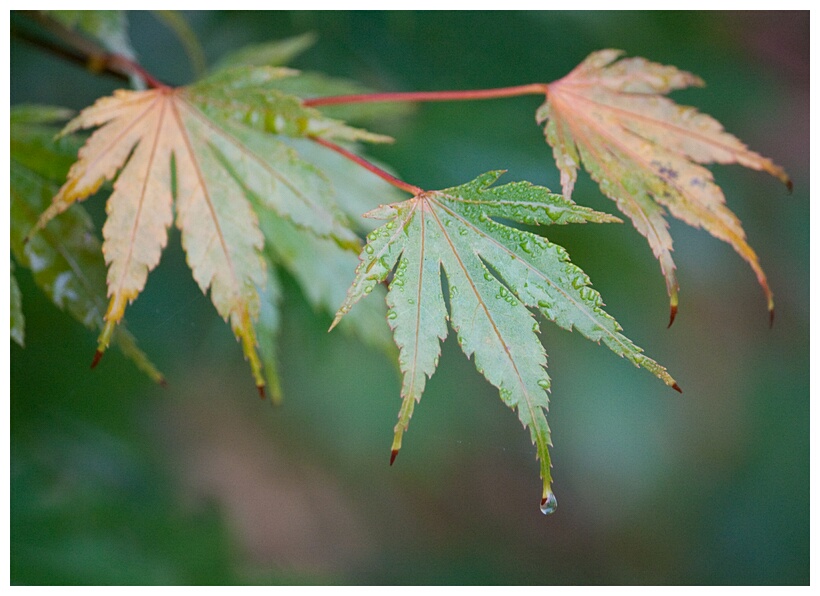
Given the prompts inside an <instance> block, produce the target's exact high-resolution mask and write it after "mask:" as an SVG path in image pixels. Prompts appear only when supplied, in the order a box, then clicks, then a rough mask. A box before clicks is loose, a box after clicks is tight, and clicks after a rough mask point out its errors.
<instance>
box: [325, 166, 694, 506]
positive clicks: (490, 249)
mask: <svg viewBox="0 0 820 596" xmlns="http://www.w3.org/2000/svg"><path fill="white" fill-rule="evenodd" d="M500 175H501V172H488V173H486V174H483V175H482V176H480V177H478V178H477V179H476V180H474V181H472V182H469V183H467V184H465V185H462V186H458V187H455V188H449V189H446V190H442V191H432V192H422V193H420V194H418V195H417V196H415V197H413V198H412V199H410V200H407V201H404V202H401V203H394V204H391V205H383V206H381V207H379V208H377V209H375V210H373V211H371V212H369V213H367V214H366V215H367V216H368V217H373V218H376V219H387V220H388V222H387V223H386V224H384V225H383V226H381V227H379V228H377V229H376V230H374V231H372V232H371V233H370V234H369V235H368V243H367V245H366V246H365V247H364V249H363V250H362V252H361V255H360V259H361V263H360V264H359V266H358V268H357V269H356V277H355V279H354V281H353V284H352V286H351V287H350V290H349V291H348V295H347V298H346V300H345V301H344V303H343V304H342V306H341V307H340V308H339V312H338V313H337V315H336V320H335V321H334V323H333V324H334V325H335V324H336V323H337V322H338V321H339V320H340V319H341V317H342V316H343V315H345V314H346V313H347V312H348V311H349V310H350V309H351V307H352V306H353V305H354V304H355V303H356V302H357V301H359V300H360V299H361V298H362V297H363V296H364V295H366V294H369V293H371V292H372V291H373V289H374V288H375V287H376V285H377V284H379V283H380V282H383V281H384V280H386V279H387V277H388V275H389V274H390V273H391V272H392V271H393V270H394V269H395V273H394V277H393V280H392V282H391V283H390V289H389V291H388V294H387V305H388V307H389V311H388V315H387V318H388V322H389V323H390V327H391V328H392V330H393V337H394V339H395V341H396V344H397V345H398V348H399V366H400V368H401V371H402V373H403V382H402V389H401V396H402V400H403V402H402V406H401V410H400V413H399V421H398V423H397V424H396V427H395V435H394V440H393V446H392V453H391V463H392V461H393V459H394V458H395V457H396V454H397V453H398V450H399V449H400V447H401V442H402V435H403V433H404V432H405V430H407V427H408V425H409V423H410V417H411V416H412V414H413V408H414V406H415V403H416V402H417V401H419V400H420V399H421V395H422V393H423V392H424V387H425V384H426V380H427V378H428V377H430V376H432V374H433V372H434V371H435V369H436V367H437V365H438V359H439V355H440V342H441V341H443V340H444V339H445V338H446V337H447V333H448V330H447V321H448V320H449V321H450V325H451V326H452V327H453V329H454V330H455V331H456V333H457V334H458V343H459V345H460V346H461V349H462V350H463V351H464V353H465V354H466V355H467V357H468V358H470V357H474V360H475V365H476V368H477V369H478V371H479V372H480V373H481V374H483V375H484V377H485V378H486V379H487V380H488V381H489V382H490V383H492V384H493V385H494V386H496V387H497V388H498V390H499V394H500V396H501V399H502V400H503V401H504V403H505V404H507V405H508V406H509V407H511V408H513V409H514V410H516V411H517V412H518V418H519V420H520V421H521V423H522V424H523V425H524V426H525V427H526V428H529V430H530V436H531V438H532V441H533V443H534V444H535V445H536V452H537V457H538V459H539V460H540V462H541V478H542V479H543V493H542V509H543V510H544V511H545V512H549V511H551V510H552V509H554V507H555V498H554V496H553V494H552V490H551V476H550V458H549V446H550V445H551V443H550V432H549V427H548V426H547V419H546V411H547V407H548V396H547V392H548V390H549V387H550V378H549V376H548V375H547V372H546V365H547V360H546V353H545V351H544V348H543V346H542V345H541V342H540V341H539V338H538V332H539V327H538V323H537V322H536V320H535V318H534V316H533V313H532V312H531V311H530V310H529V309H528V308H527V307H532V308H535V309H537V310H538V311H540V312H541V313H542V314H543V315H544V317H546V318H547V319H548V320H550V321H552V322H554V323H556V324H557V325H558V326H560V327H562V328H564V329H568V330H571V329H573V328H574V329H577V330H578V331H579V332H581V333H582V334H583V335H584V336H585V337H587V338H589V339H591V340H593V341H595V342H603V343H604V344H605V345H607V346H608V347H609V348H610V349H611V350H612V351H613V352H615V353H616V354H618V355H620V356H624V357H626V358H628V359H629V360H631V361H632V362H633V363H635V364H636V365H638V366H642V367H644V368H646V369H647V370H649V371H650V372H652V373H653V374H655V375H656V376H658V377H659V378H660V379H661V380H663V381H664V382H665V383H666V384H667V385H670V386H672V387H674V388H676V389H678V387H677V385H676V383H675V381H674V380H673V379H672V377H670V376H669V374H668V373H667V372H666V369H665V368H664V367H662V366H661V365H659V364H658V363H657V362H655V361H654V360H652V359H651V358H648V357H647V356H645V355H643V354H642V351H641V349H640V348H638V347H637V346H636V345H635V344H633V343H632V342H631V341H630V340H629V339H627V338H626V337H624V336H623V335H621V333H620V330H621V327H620V326H619V325H618V323H617V322H616V321H615V320H614V319H613V318H612V317H610V316H609V315H608V314H607V313H606V312H604V310H603V309H602V308H601V307H602V302H601V297H600V295H599V294H598V293H597V292H596V291H595V290H593V289H592V288H591V287H590V286H589V278H588V277H587V276H586V275H585V274H584V272H583V271H581V269H579V268H578V267H576V266H575V265H573V264H572V263H571V262H570V261H569V257H568V255H567V253H566V251H565V250H564V249H563V248H561V247H560V246H557V245H555V244H552V243H550V242H548V241H547V240H546V239H545V238H543V237H541V236H537V235H535V234H532V233H530V232H527V231H524V230H519V229H516V228H512V227H509V226H507V225H504V224H502V223H499V222H498V221H496V219H495V218H504V219H506V220H512V221H517V222H520V223H524V224H528V225H538V224H546V225H550V224H565V223H583V222H587V221H590V222H610V221H618V220H617V219H616V218H613V217H612V216H609V215H607V214H604V213H599V212H596V211H592V210H591V209H588V208H586V207H580V206H578V205H576V204H575V203H573V202H572V201H570V200H568V199H566V198H564V197H562V196H561V195H557V194H553V193H550V192H549V190H548V189H546V188H543V187H538V186H533V185H531V184H529V183H526V182H517V183H511V184H506V185H504V186H496V187H493V186H492V184H493V183H494V182H495V181H496V180H497V179H498V177H499V176H500ZM442 270H443V271H444V274H445V276H446V278H447V287H448V288H449V295H448V297H449V312H448V308H447V307H446V305H445V299H444V295H443V289H442V279H441V272H442ZM331 328H332V327H331Z"/></svg>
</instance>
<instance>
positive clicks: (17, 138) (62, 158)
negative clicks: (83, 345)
mask: <svg viewBox="0 0 820 596" xmlns="http://www.w3.org/2000/svg"><path fill="white" fill-rule="evenodd" d="M70 116H71V112H70V111H69V110H65V109H63V108H54V107H48V106H13V107H12V109H11V126H10V132H11V135H10V137H11V151H10V153H11V167H10V179H11V189H10V190H11V209H10V220H11V226H10V234H9V236H10V241H11V252H12V255H13V256H14V259H15V260H16V261H17V263H18V264H20V265H21V266H23V267H26V268H27V269H30V270H31V273H32V276H33V279H34V283H35V284H36V285H37V286H38V287H39V288H40V289H41V290H42V291H43V292H44V293H45V294H46V295H47V296H48V297H49V299H51V301H52V302H53V303H54V304H55V305H56V306H57V307H59V308H60V309H62V310H65V311H67V312H68V313H69V314H70V315H71V316H72V317H74V318H75V319H76V320H77V321H79V322H80V323H82V324H83V325H85V326H86V327H89V328H91V329H95V330H97V331H100V330H102V329H103V327H104V325H105V322H104V321H103V315H104V313H105V307H106V296H105V262H104V261H103V256H102V252H101V250H100V243H99V241H98V240H97V238H96V237H95V236H94V234H93V228H94V227H93V224H92V222H91V217H89V215H88V214H87V213H86V212H85V211H84V210H83V209H82V208H81V207H80V206H77V208H75V209H73V210H72V211H71V212H70V213H67V214H66V215H65V216H64V217H62V218H60V220H59V221H53V222H51V223H50V224H49V225H48V226H47V227H46V228H45V230H43V232H42V233H41V234H38V235H37V236H36V237H34V238H32V239H31V240H30V241H29V242H25V241H24V237H25V234H26V232H27V231H29V230H30V229H31V227H32V226H33V225H34V224H35V223H36V221H37V218H38V216H39V214H40V213H42V212H43V210H44V209H45V208H46V207H47V206H48V203H49V201H50V200H51V198H52V197H53V196H54V195H55V193H56V192H57V190H58V189H59V184H60V182H62V181H64V180H65V177H66V173H67V172H68V169H69V167H70V166H71V163H72V162H73V160H74V158H75V157H76V155H77V147H78V146H79V143H78V142H77V140H76V139H74V138H71V137H64V138H62V139H59V140H58V141H55V140H54V135H55V133H57V132H58V129H56V128H54V127H53V126H51V124H52V123H53V122H54V121H58V120H62V121H65V120H66V119H67V118H69V117H70ZM13 270H14V265H13V263H12V271H13ZM11 279H12V286H11V287H12V294H11V295H12V298H13V299H14V300H16V301H17V302H16V307H17V309H18V311H17V313H15V311H14V310H13V311H12V334H13V337H14V338H15V341H17V342H18V343H19V344H20V345H21V346H22V345H23V338H24V328H23V324H24V320H23V313H22V310H20V308H21V304H20V302H21V301H22V296H21V295H20V294H19V288H18V287H17V284H16V280H15V279H14V276H13V274H12V278H11ZM15 288H17V290H16V291H15ZM14 300H13V301H12V306H15V302H14ZM15 321H16V323H17V324H16V325H15ZM114 342H115V343H116V344H117V347H118V348H119V349H120V351H122V353H123V354H125V355H126V356H127V357H128V358H130V359H131V360H132V361H133V362H134V364H135V365H136V366H137V367H138V368H139V369H140V370H142V371H143V372H144V373H145V374H147V375H148V376H149V377H150V378H151V379H153V380H154V381H156V382H158V383H162V382H163V376H162V373H160V372H159V371H158V370H157V369H156V367H155V366H154V365H153V363H152V362H151V361H150V360H149V359H148V357H147V356H146V355H145V353H144V352H143V351H142V350H140V348H139V347H138V346H137V344H136V340H135V339H134V337H133V336H132V335H131V334H130V333H129V332H128V330H127V329H126V328H125V327H124V326H121V327H120V328H118V329H117V332H116V333H115V334H114Z"/></svg>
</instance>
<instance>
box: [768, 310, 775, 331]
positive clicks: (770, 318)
mask: <svg viewBox="0 0 820 596" xmlns="http://www.w3.org/2000/svg"><path fill="white" fill-rule="evenodd" d="M773 326H774V309H773V308H770V309H769V329H771V328H772V327H773Z"/></svg>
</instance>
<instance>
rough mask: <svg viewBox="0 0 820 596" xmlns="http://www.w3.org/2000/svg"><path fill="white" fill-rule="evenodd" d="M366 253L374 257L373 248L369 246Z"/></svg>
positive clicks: (365, 249) (366, 247) (365, 248)
mask: <svg viewBox="0 0 820 596" xmlns="http://www.w3.org/2000/svg"><path fill="white" fill-rule="evenodd" d="M364 252H366V253H367V254H369V255H372V254H373V247H372V246H371V245H369V244H368V245H367V246H365V247H364Z"/></svg>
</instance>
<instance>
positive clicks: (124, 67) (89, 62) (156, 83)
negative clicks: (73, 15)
mask: <svg viewBox="0 0 820 596" xmlns="http://www.w3.org/2000/svg"><path fill="white" fill-rule="evenodd" d="M23 14H25V15H26V16H27V17H28V18H30V19H31V20H32V21H34V22H36V23H37V24H38V25H40V26H41V27H42V28H43V29H45V30H46V31H48V32H49V33H51V34H52V35H54V36H55V37H57V38H58V39H59V40H60V41H62V42H63V43H65V44H67V45H68V46H69V47H64V46H62V45H60V44H57V43H54V42H53V41H50V40H47V39H43V38H41V37H39V36H35V35H32V34H30V33H26V32H23V31H21V30H19V29H17V28H12V31H11V34H12V36H13V37H17V38H19V39H21V40H23V41H26V42H28V43H30V44H32V45H34V46H37V47H38V48H41V49H43V50H45V51H47V52H49V53H51V54H53V55H55V56H59V57H61V58H63V59H65V60H68V61H69V62H74V63H75V64H80V65H82V66H84V67H85V68H87V69H88V70H90V71H91V72H93V73H95V74H102V73H104V74H108V75H111V76H114V77H117V78H118V79H120V80H126V81H130V78H129V77H130V76H131V75H134V76H138V77H140V78H142V79H143V80H144V81H145V83H146V84H147V85H148V86H149V87H153V88H155V89H160V88H167V87H168V85H166V84H165V83H163V82H162V81H160V80H159V79H157V78H155V77H154V76H153V75H152V74H151V73H149V72H148V71H147V70H145V68H143V67H142V65H140V64H138V63H137V62H135V61H134V60H131V59H130V58H127V57H126V56H123V55H121V54H112V53H109V52H107V51H105V50H104V49H103V48H101V47H100V46H98V45H97V44H95V43H94V42H92V41H91V40H89V39H87V38H85V37H83V36H82V35H80V34H78V33H77V32H76V31H72V30H71V29H68V28H67V27H64V26H63V25H61V24H60V23H58V22H57V21H55V20H53V19H50V18H49V17H47V16H45V15H43V14H41V13H39V12H37V11H23Z"/></svg>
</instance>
